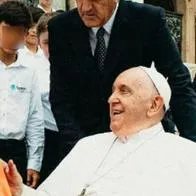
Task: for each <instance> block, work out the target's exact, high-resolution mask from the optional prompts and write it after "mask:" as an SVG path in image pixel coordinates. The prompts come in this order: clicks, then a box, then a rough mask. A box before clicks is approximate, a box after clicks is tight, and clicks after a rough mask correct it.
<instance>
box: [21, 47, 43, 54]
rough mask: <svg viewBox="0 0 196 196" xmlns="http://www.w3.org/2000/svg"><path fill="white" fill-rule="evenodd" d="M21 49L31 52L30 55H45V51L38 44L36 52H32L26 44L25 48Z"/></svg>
mask: <svg viewBox="0 0 196 196" xmlns="http://www.w3.org/2000/svg"><path fill="white" fill-rule="evenodd" d="M21 50H22V51H24V52H25V53H27V54H30V55H34V56H43V51H42V49H41V48H40V47H39V46H38V49H37V52H36V53H33V52H31V51H30V50H29V49H28V48H27V47H26V46H24V48H23V49H21Z"/></svg>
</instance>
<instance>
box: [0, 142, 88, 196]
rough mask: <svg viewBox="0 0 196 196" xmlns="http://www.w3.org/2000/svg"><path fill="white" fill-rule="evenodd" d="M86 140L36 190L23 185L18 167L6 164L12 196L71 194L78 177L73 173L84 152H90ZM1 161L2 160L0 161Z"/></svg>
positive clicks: (12, 163)
mask: <svg viewBox="0 0 196 196" xmlns="http://www.w3.org/2000/svg"><path fill="white" fill-rule="evenodd" d="M88 149H89V148H87V146H86V142H85V140H81V141H80V142H78V143H77V144H76V146H75V147H74V148H73V149H72V151H71V152H70V153H69V154H68V155H67V156H66V157H65V158H64V159H63V161H62V162H61V163H60V164H59V165H58V166H57V168H56V169H55V170H54V171H53V172H52V173H51V174H50V176H49V177H48V178H47V179H46V180H45V181H44V182H43V183H42V184H41V185H40V186H39V187H38V188H37V189H36V190H35V189H32V188H31V187H27V186H25V185H24V184H23V182H22V178H21V176H20V174H19V173H18V171H17V168H16V167H17V166H16V165H15V164H14V162H13V161H12V160H9V162H8V164H6V163H5V162H4V171H5V175H6V178H7V181H8V184H9V187H10V190H11V193H12V196H66V195H69V193H70V186H72V188H73V187H74V183H75V180H74V179H77V178H78V176H74V175H73V173H74V172H73V171H75V170H76V169H77V170H78V167H80V165H78V164H77V161H78V162H81V161H82V159H83V157H82V156H80V155H81V153H82V152H84V153H85V152H86V151H88ZM0 161H1V160H0Z"/></svg>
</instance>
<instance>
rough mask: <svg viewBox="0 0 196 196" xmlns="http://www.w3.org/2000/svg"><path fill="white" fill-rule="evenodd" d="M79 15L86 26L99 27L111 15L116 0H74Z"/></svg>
mask: <svg viewBox="0 0 196 196" xmlns="http://www.w3.org/2000/svg"><path fill="white" fill-rule="evenodd" d="M76 3H77V7H78V11H79V14H80V17H81V18H82V20H83V22H84V24H85V25H86V26H87V27H101V26H103V25H104V24H105V23H106V22H107V21H108V20H109V18H110V17H111V15H112V13H113V11H114V9H115V7H116V0H76Z"/></svg>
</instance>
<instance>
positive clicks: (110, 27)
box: [91, 3, 119, 35]
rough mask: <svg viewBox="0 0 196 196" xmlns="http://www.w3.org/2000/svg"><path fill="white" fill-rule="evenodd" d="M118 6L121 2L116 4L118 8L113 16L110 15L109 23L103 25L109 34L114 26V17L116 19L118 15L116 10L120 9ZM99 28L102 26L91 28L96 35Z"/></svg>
mask: <svg viewBox="0 0 196 196" xmlns="http://www.w3.org/2000/svg"><path fill="white" fill-rule="evenodd" d="M118 6H119V3H117V4H116V8H115V10H114V12H113V14H112V16H111V17H110V19H109V20H108V21H107V23H106V24H105V25H103V28H104V29H105V31H106V32H107V33H108V34H109V35H110V34H111V30H112V26H113V23H114V19H115V16H116V12H117V10H118ZM99 28H100V27H93V28H91V29H92V32H93V34H94V35H96V33H97V31H98V29H99Z"/></svg>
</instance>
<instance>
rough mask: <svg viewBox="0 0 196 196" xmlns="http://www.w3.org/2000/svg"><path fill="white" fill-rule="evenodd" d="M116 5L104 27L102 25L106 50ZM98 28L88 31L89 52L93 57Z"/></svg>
mask: <svg viewBox="0 0 196 196" xmlns="http://www.w3.org/2000/svg"><path fill="white" fill-rule="evenodd" d="M118 5H119V4H118V3H117V4H116V8H115V10H114V12H113V14H112V16H111V17H110V19H109V20H108V21H107V23H106V24H105V25H103V28H104V29H105V34H104V40H105V46H106V48H108V43H109V39H110V34H111V30H112V26H113V23H114V19H115V16H116V12H117V10H118ZM99 28H100V27H93V28H92V29H91V30H90V31H89V38H90V45H91V51H92V54H93V55H94V53H95V48H96V45H97V38H96V34H97V31H98V29H99Z"/></svg>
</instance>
